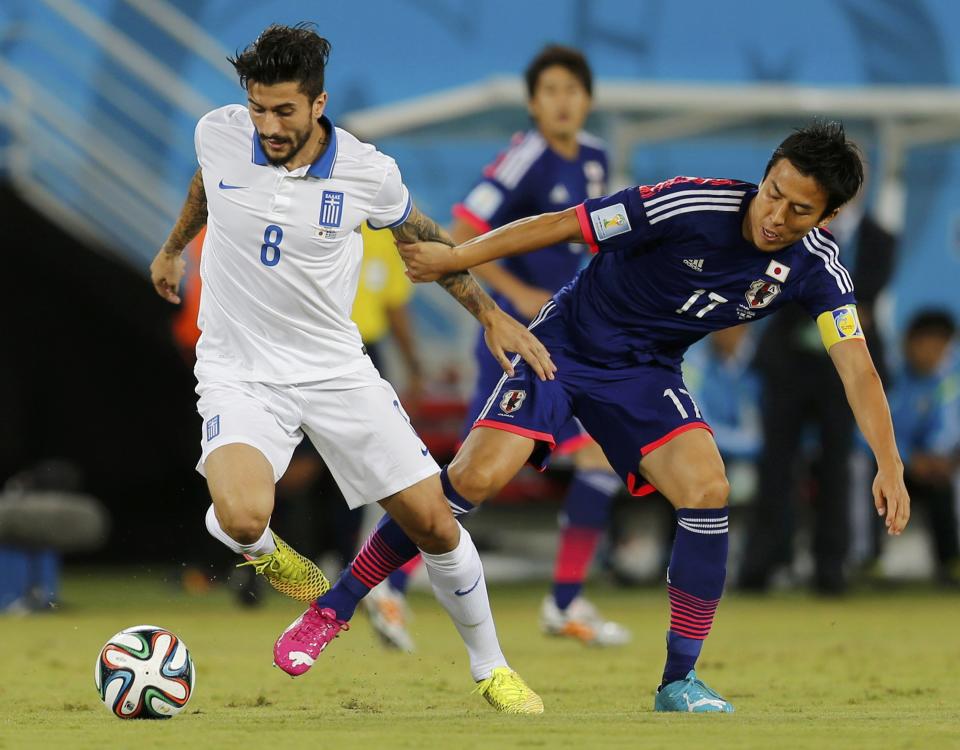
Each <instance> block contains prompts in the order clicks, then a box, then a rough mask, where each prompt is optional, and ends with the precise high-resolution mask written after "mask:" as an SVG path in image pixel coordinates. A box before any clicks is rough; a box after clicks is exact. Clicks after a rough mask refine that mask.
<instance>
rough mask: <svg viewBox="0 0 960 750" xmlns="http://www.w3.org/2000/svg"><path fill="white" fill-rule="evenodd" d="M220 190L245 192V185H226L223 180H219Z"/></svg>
mask: <svg viewBox="0 0 960 750" xmlns="http://www.w3.org/2000/svg"><path fill="white" fill-rule="evenodd" d="M220 189H221V190H246V189H247V186H246V185H228V184H227V183H225V182H224V181H223V180H220Z"/></svg>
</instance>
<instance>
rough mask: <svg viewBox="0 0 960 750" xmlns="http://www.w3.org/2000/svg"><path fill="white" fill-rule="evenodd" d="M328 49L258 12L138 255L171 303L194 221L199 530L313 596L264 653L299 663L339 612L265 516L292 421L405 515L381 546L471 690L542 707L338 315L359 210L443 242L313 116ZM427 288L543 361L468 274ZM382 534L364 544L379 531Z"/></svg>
mask: <svg viewBox="0 0 960 750" xmlns="http://www.w3.org/2000/svg"><path fill="white" fill-rule="evenodd" d="M329 52H330V44H329V42H328V41H327V40H326V39H323V38H322V37H320V36H319V35H318V34H317V33H316V31H315V27H314V26H313V25H312V24H300V25H298V26H295V27H289V26H281V25H272V26H270V27H268V28H267V29H266V30H264V32H263V33H262V34H261V35H260V36H259V37H258V38H257V39H256V41H254V42H253V43H252V44H251V45H249V46H248V47H247V48H246V49H245V50H243V51H242V52H240V53H238V54H237V56H236V57H235V58H232V59H231V62H232V64H233V66H234V68H235V69H236V72H237V74H238V77H239V79H240V84H241V86H243V87H244V89H245V91H246V93H247V106H241V105H227V106H225V107H221V108H219V109H215V110H213V111H211V112H209V113H208V114H206V115H205V116H204V117H202V118H201V119H200V121H199V123H198V124H197V128H196V133H195V136H194V141H195V147H196V151H197V159H198V161H199V163H200V169H199V170H198V171H197V173H196V175H195V176H194V178H193V180H192V181H191V184H190V188H189V192H188V196H187V199H186V202H185V204H184V206H183V208H182V210H181V213H180V217H179V219H178V221H177V222H176V224H175V226H174V228H173V230H172V232H171V234H170V236H169V237H168V238H167V240H166V241H165V242H164V243H163V245H162V247H161V249H160V250H159V252H158V253H157V255H156V257H155V258H154V260H153V263H152V264H151V267H150V271H151V279H152V281H153V285H154V288H155V290H156V292H157V293H158V294H159V295H160V296H161V297H163V298H164V299H166V300H167V301H169V302H171V303H179V302H180V298H179V296H178V295H177V290H178V288H179V285H180V281H181V279H182V277H183V274H184V261H183V259H182V258H181V253H182V252H183V250H184V247H185V246H186V245H187V243H188V242H189V241H190V240H192V239H193V238H194V237H195V236H196V234H197V233H198V232H199V231H200V229H201V227H203V226H204V225H206V227H207V233H206V237H205V239H204V248H203V253H202V258H201V265H200V272H201V277H202V280H203V284H202V289H201V297H200V313H199V327H200V328H201V330H202V331H203V333H202V335H201V337H200V340H199V342H198V344H197V366H196V368H195V374H196V376H197V380H198V385H197V392H198V394H199V396H200V400H199V402H198V411H199V412H200V413H201V415H202V417H203V431H202V434H201V457H200V461H199V462H198V464H197V470H198V471H199V472H200V473H201V474H202V475H204V476H205V477H206V479H207V484H208V487H209V489H210V495H211V499H212V501H213V503H212V505H211V506H210V507H209V509H208V511H207V514H206V525H207V529H208V530H209V531H210V533H211V535H212V536H213V537H214V538H216V539H217V540H219V541H220V542H221V543H223V544H224V545H226V546H227V547H228V548H229V549H231V550H233V551H234V552H235V553H236V554H241V555H243V556H244V557H246V558H247V559H248V561H249V564H251V565H252V566H253V567H255V568H256V570H257V572H258V573H261V574H263V575H264V576H266V577H267V578H268V580H269V581H270V583H271V584H272V585H273V586H274V587H275V588H277V589H278V590H280V591H282V592H284V593H286V594H288V595H290V596H292V597H293V598H296V599H299V600H301V601H311V600H313V601H312V604H311V605H310V607H309V608H308V609H307V610H306V611H305V612H304V613H303V614H302V615H301V616H300V617H299V618H297V620H295V621H294V622H293V623H292V624H291V625H290V626H289V627H288V628H287V629H286V630H285V631H284V632H283V633H282V634H281V636H280V637H279V638H278V639H277V641H276V643H275V644H274V649H273V657H274V664H276V665H277V666H278V667H279V668H280V669H282V670H283V671H285V672H286V673H287V674H289V675H291V676H298V675H301V674H303V673H305V672H306V671H307V670H308V669H309V667H310V665H312V664H313V661H314V659H316V657H317V656H319V654H320V652H321V651H322V650H323V649H324V648H325V647H326V645H327V644H328V643H329V642H330V641H331V640H333V638H335V637H336V636H337V634H338V633H340V632H341V631H342V630H345V629H346V628H347V627H349V626H348V625H347V620H349V616H347V617H343V616H341V612H342V607H341V611H338V609H337V606H336V604H335V600H336V597H333V598H332V599H331V600H330V604H332V605H333V606H330V605H327V606H320V605H319V604H318V602H317V601H316V600H315V599H314V597H316V596H318V595H319V594H322V593H323V592H325V591H326V590H327V589H328V588H329V586H328V584H327V581H326V578H325V577H324V576H323V574H322V573H321V572H320V570H319V569H318V568H317V567H316V565H314V564H313V563H312V562H311V561H310V560H308V559H306V558H304V557H303V556H302V555H300V554H298V553H297V552H296V551H295V550H293V548H291V547H290V546H289V545H287V544H286V543H284V542H283V541H282V540H281V539H279V537H278V536H277V535H276V534H275V533H273V532H272V530H271V528H270V516H271V514H272V512H273V508H274V492H275V490H274V485H275V483H276V482H277V480H278V479H279V478H280V477H281V476H283V474H284V471H285V470H286V468H287V465H288V463H289V461H290V457H291V455H292V454H293V451H294V449H295V448H296V446H297V445H298V444H299V443H300V441H301V440H302V439H303V437H304V435H305V434H306V435H307V436H309V438H310V440H311V442H312V443H313V444H314V446H315V447H316V448H317V449H318V450H319V451H320V453H321V454H322V456H323V457H324V460H325V463H326V465H327V468H328V469H329V470H330V471H331V473H332V474H333V475H334V477H335V478H336V480H337V483H338V484H339V486H340V489H341V490H342V491H343V493H344V495H345V497H346V498H347V501H348V503H349V505H350V506H351V507H354V508H355V507H360V506H362V505H365V504H368V503H372V502H380V503H381V504H382V506H383V507H384V509H385V510H386V511H387V513H388V514H389V516H390V518H391V519H395V520H396V523H397V524H398V525H397V526H396V528H403V529H405V530H406V534H405V535H404V536H403V538H402V539H400V540H399V544H401V545H403V549H404V550H405V551H406V550H407V546H409V547H410V548H411V549H410V551H409V555H408V557H412V556H413V554H415V553H416V551H417V550H418V549H420V550H421V551H422V552H423V557H424V561H425V564H426V567H427V571H428V573H429V576H430V580H431V582H432V584H433V586H434V593H435V595H436V598H437V600H438V601H439V602H440V604H441V605H442V606H443V608H444V609H445V610H446V611H447V612H448V614H449V615H450V617H451V619H452V620H453V622H454V624H455V626H456V627H457V630H458V632H459V633H460V635H461V638H462V639H463V641H464V644H465V645H466V647H467V651H468V655H469V659H470V669H471V674H472V676H473V678H474V680H475V681H476V682H477V691H478V692H479V693H480V694H481V695H482V696H483V697H484V698H485V699H486V700H487V701H488V702H489V703H490V704H491V705H492V706H493V707H494V708H496V709H497V710H499V711H505V712H510V713H527V714H530V713H542V711H543V703H542V701H541V700H540V698H539V696H537V695H536V693H534V692H533V691H532V690H531V689H530V688H529V687H528V686H527V685H526V683H524V681H523V680H522V679H521V678H520V676H519V675H518V674H517V673H516V672H515V671H513V670H512V669H510V667H509V666H508V664H507V662H506V659H505V658H504V656H503V653H502V651H501V649H500V644H499V641H498V639H497V634H496V629H495V626H494V622H493V616H492V613H491V611H490V606H489V600H488V598H487V592H486V584H485V582H484V581H483V567H482V563H481V561H480V556H479V554H478V553H477V550H476V547H475V545H474V544H473V542H472V540H471V538H470V535H469V533H467V532H466V530H464V529H463V528H462V527H461V526H460V524H459V523H458V522H457V521H456V519H455V518H454V516H453V514H452V512H451V509H450V506H449V501H448V499H447V498H446V497H445V496H444V492H443V486H442V483H441V481H440V478H439V476H438V474H439V473H440V469H439V467H438V466H437V464H436V462H435V461H434V460H433V458H432V457H431V456H430V454H429V451H428V450H427V449H426V447H425V446H424V445H423V444H422V442H421V441H420V439H419V437H418V436H417V434H416V432H415V431H414V430H413V428H412V427H411V425H410V423H409V421H408V419H407V417H406V414H405V413H404V411H403V408H402V406H401V405H400V401H399V398H398V397H397V396H396V393H395V392H394V390H393V388H392V387H391V386H390V384H389V383H387V382H386V381H385V380H383V379H382V378H381V377H380V375H379V373H378V372H377V370H376V368H375V367H374V366H373V364H372V362H371V361H370V358H369V357H368V356H367V355H366V353H365V352H364V351H363V344H362V341H361V339H360V335H359V332H358V330H357V327H356V325H355V324H354V323H353V322H352V321H351V320H350V319H349V312H350V309H351V306H352V302H353V299H354V296H355V294H356V287H357V282H358V277H359V268H360V260H361V256H362V253H363V249H362V241H361V239H360V235H359V232H358V231H356V230H357V229H358V227H359V226H360V224H362V223H363V222H368V223H370V224H371V226H374V227H378V228H389V229H390V230H391V232H392V233H393V234H394V236H395V237H396V238H398V239H401V240H403V241H406V242H410V241H413V240H415V239H431V240H439V241H442V242H445V243H446V244H447V245H448V246H450V245H453V241H452V240H450V238H449V237H448V235H447V234H446V233H445V232H444V231H443V230H442V229H441V228H440V227H439V226H438V225H437V223H436V222H434V221H433V220H431V219H430V218H429V217H427V216H425V215H424V214H422V213H421V212H420V211H419V210H418V209H417V208H416V207H415V206H414V205H413V202H412V199H411V197H410V194H409V191H408V190H407V188H406V186H405V185H404V184H403V181H402V178H401V176H400V171H399V169H398V168H397V165H396V162H395V161H394V160H393V159H391V158H390V157H388V156H385V155H384V154H381V153H380V152H378V151H377V150H376V149H375V148H374V147H372V146H370V145H368V144H364V143H361V142H360V141H358V140H357V139H356V138H354V137H353V136H352V135H350V134H349V133H347V132H346V131H344V130H342V129H340V128H336V127H334V125H333V123H332V122H331V121H330V119H329V118H328V117H326V116H325V114H324V111H325V109H326V104H327V98H328V94H327V92H326V90H325V88H324V71H325V67H326V63H327V59H328V56H329ZM440 284H441V286H443V287H444V289H445V290H446V291H447V292H448V293H450V294H451V295H452V296H453V297H454V298H455V299H457V301H458V302H460V304H462V305H463V306H464V307H465V308H466V309H467V310H468V311H470V312H471V313H472V314H473V315H474V316H475V317H477V318H478V320H480V321H481V322H482V323H483V325H484V328H485V329H486V341H487V343H488V345H489V346H490V348H491V351H492V352H493V353H494V355H495V356H496V357H497V358H498V359H499V360H500V361H501V362H502V364H503V367H504V370H505V371H507V372H513V371H514V370H513V367H514V366H513V365H512V364H511V362H510V360H509V358H508V357H507V356H506V351H510V352H518V353H519V354H520V355H522V356H525V357H529V358H530V360H531V362H530V365H531V367H533V368H534V369H535V370H536V371H537V372H538V373H540V375H541V376H542V377H544V378H550V377H553V373H554V372H555V367H554V366H553V364H552V362H551V361H550V357H549V354H548V353H547V352H546V349H545V348H544V347H543V345H542V344H540V342H539V341H537V339H536V338H535V337H534V336H533V334H531V333H530V332H529V331H528V330H527V329H525V328H524V327H523V326H521V325H520V324H518V323H517V322H516V321H515V320H513V319H512V318H511V317H510V316H508V315H506V314H505V313H504V312H503V311H502V310H501V309H500V308H499V307H497V305H496V304H495V303H494V302H493V301H492V300H491V299H490V297H489V296H488V295H487V294H486V293H485V292H484V291H483V290H482V289H481V288H480V287H479V285H478V284H477V283H476V281H474V279H473V278H472V277H471V276H470V274H469V273H466V272H463V273H458V274H451V275H448V276H445V277H444V278H443V279H442V280H441V281H440ZM391 533H392V532H390V531H389V530H387V531H386V532H384V533H383V534H381V535H380V536H379V537H378V538H377V539H375V540H373V543H377V542H378V541H384V540H386V542H385V543H389V540H390V539H391V536H390V534H391ZM394 537H396V534H395V533H394ZM413 540H415V541H413ZM394 541H397V539H394ZM384 549H385V548H382V547H381V548H380V552H381V553H382V552H383V550H384ZM391 554H393V553H391ZM382 559H383V558H382V556H381V560H382Z"/></svg>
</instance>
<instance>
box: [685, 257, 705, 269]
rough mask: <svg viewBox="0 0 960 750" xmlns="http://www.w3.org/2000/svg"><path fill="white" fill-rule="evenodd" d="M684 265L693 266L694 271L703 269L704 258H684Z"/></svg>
mask: <svg viewBox="0 0 960 750" xmlns="http://www.w3.org/2000/svg"><path fill="white" fill-rule="evenodd" d="M683 265H685V266H687V267H688V268H692V269H693V270H694V271H702V270H703V258H697V259H696V260H694V259H693V258H684V259H683Z"/></svg>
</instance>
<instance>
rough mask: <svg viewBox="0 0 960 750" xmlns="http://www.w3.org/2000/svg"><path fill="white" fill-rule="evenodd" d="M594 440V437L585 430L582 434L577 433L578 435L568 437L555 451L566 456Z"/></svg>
mask: <svg viewBox="0 0 960 750" xmlns="http://www.w3.org/2000/svg"><path fill="white" fill-rule="evenodd" d="M592 442H593V438H592V437H590V436H589V435H588V434H587V433H585V432H584V433H583V434H582V435H577V436H576V437H572V438H567V439H566V440H564V441H563V442H562V443H559V444H558V445H557V447H556V448H555V449H554V451H553V452H554V453H556V454H557V455H558V456H565V455H567V454H568V453H576V452H577V451H578V450H580V449H581V448H583V447H584V446H585V445H587V444H589V443H592Z"/></svg>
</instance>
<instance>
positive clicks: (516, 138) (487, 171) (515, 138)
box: [482, 131, 527, 178]
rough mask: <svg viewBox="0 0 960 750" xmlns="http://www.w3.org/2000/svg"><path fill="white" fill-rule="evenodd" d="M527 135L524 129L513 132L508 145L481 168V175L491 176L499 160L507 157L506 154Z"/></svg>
mask: <svg viewBox="0 0 960 750" xmlns="http://www.w3.org/2000/svg"><path fill="white" fill-rule="evenodd" d="M526 137H527V133H526V132H525V131H520V132H519V133H514V134H513V135H512V136H511V138H510V145H509V146H507V148H505V149H504V150H503V151H501V152H500V153H499V154H497V158H496V159H494V160H493V161H492V162H490V163H489V164H488V165H487V166H485V167H484V168H483V173H482V174H483V176H484V177H487V178H491V177H493V173H494V172H496V171H497V167H499V166H500V162H502V161H503V160H504V159H506V158H507V155H508V154H509V153H510V152H511V151H512V150H513V149H514V148H515V147H516V146H519V145H520V143H521V142H522V141H523V139H524V138H526Z"/></svg>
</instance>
